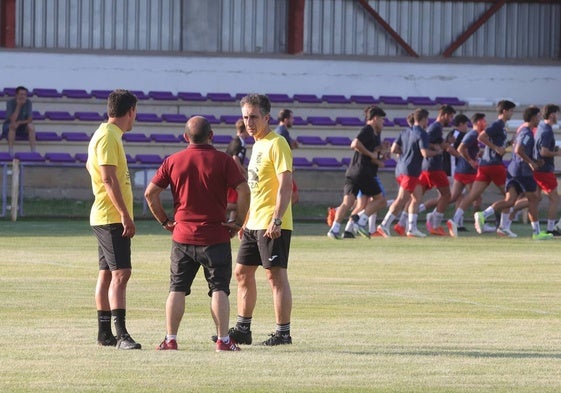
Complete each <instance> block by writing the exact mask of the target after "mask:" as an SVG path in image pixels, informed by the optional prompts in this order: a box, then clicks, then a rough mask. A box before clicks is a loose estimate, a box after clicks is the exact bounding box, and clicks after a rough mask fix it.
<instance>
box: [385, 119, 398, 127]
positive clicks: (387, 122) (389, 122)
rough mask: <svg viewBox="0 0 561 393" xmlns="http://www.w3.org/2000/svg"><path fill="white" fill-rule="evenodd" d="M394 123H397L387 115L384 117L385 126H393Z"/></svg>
mask: <svg viewBox="0 0 561 393" xmlns="http://www.w3.org/2000/svg"><path fill="white" fill-rule="evenodd" d="M394 125H395V124H394V123H393V121H391V120H390V119H388V118H387V117H384V127H393V126H394Z"/></svg>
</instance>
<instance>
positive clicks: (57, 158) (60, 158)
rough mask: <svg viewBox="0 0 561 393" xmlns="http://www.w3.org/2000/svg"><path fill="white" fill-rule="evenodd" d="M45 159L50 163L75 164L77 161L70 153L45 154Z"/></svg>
mask: <svg viewBox="0 0 561 393" xmlns="http://www.w3.org/2000/svg"><path fill="white" fill-rule="evenodd" d="M45 159H46V160H47V161H50V162H58V163H74V162H76V159H75V158H74V157H72V156H71V155H70V153H45Z"/></svg>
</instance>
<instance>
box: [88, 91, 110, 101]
mask: <svg viewBox="0 0 561 393" xmlns="http://www.w3.org/2000/svg"><path fill="white" fill-rule="evenodd" d="M112 92H113V90H92V91H91V95H92V96H93V97H95V98H97V99H98V100H106V99H107V98H108V97H109V94H111V93H112Z"/></svg>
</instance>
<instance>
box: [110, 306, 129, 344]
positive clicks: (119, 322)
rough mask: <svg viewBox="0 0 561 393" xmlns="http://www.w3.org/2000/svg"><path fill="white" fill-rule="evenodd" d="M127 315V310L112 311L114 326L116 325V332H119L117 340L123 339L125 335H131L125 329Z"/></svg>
mask: <svg viewBox="0 0 561 393" xmlns="http://www.w3.org/2000/svg"><path fill="white" fill-rule="evenodd" d="M125 314H126V310H125V309H122V308H119V309H115V310H111V316H112V317H113V324H115V330H116V331H117V338H121V337H123V336H124V335H125V334H129V333H128V332H127V328H126V327H125Z"/></svg>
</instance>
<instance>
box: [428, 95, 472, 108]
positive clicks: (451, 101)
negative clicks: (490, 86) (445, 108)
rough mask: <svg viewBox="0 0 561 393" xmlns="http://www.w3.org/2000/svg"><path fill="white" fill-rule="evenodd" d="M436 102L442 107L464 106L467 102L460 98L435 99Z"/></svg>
mask: <svg viewBox="0 0 561 393" xmlns="http://www.w3.org/2000/svg"><path fill="white" fill-rule="evenodd" d="M434 100H435V101H436V102H438V103H439V104H441V105H457V106H463V105H465V104H466V102H465V101H462V100H460V99H459V98H458V97H435V99H434Z"/></svg>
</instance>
